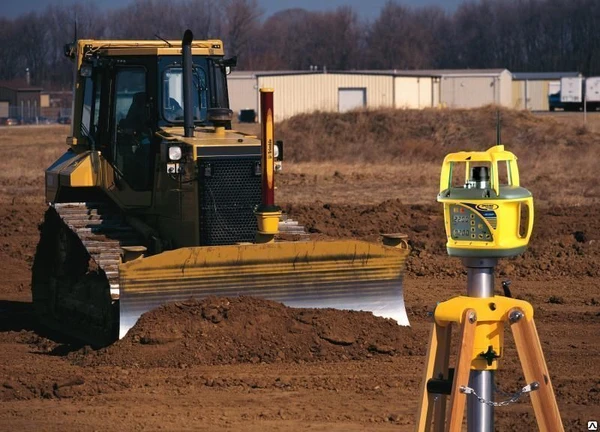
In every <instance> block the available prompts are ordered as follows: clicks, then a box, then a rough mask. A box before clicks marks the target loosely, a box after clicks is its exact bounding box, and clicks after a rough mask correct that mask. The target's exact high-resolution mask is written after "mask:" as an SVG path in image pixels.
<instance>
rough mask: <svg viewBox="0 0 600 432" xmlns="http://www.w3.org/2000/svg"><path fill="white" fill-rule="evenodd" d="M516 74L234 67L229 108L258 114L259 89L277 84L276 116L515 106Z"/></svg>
mask: <svg viewBox="0 0 600 432" xmlns="http://www.w3.org/2000/svg"><path fill="white" fill-rule="evenodd" d="M511 81H512V76H511V74H510V72H508V71H507V70H506V69H492V70H460V71H455V70H451V71H445V70H425V71H397V70H392V71H356V72H337V71H336V72H324V71H296V72H293V71H292V72H233V73H232V74H230V75H229V98H230V105H231V109H232V110H233V111H234V112H235V113H236V114H239V112H240V110H244V109H253V110H255V111H256V112H257V114H259V97H260V96H259V89H260V88H263V87H267V88H272V89H274V91H275V93H274V109H275V120H276V121H281V120H283V119H286V118H289V117H291V116H294V115H296V114H300V113H310V112H313V111H332V112H344V111H348V110H351V109H356V108H381V107H390V108H407V109H422V108H430V107H440V106H445V107H451V108H473V107H479V106H483V105H488V104H499V105H503V106H507V107H508V106H511V102H512V88H511Z"/></svg>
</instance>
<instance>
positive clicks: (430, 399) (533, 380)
mask: <svg viewBox="0 0 600 432" xmlns="http://www.w3.org/2000/svg"><path fill="white" fill-rule="evenodd" d="M463 262H464V264H465V265H466V267H467V293H468V296H459V297H455V298H453V299H450V300H448V301H445V302H443V303H440V304H439V305H438V306H437V307H436V309H435V313H434V324H433V328H432V331H431V336H430V339H429V350H428V353H427V360H426V370H425V376H424V380H423V385H422V389H421V399H420V404H419V414H418V417H417V426H416V429H415V430H416V431H417V432H425V431H429V430H431V422H432V419H433V422H434V428H435V429H434V431H436V432H441V431H446V432H459V431H460V430H461V427H462V422H463V414H464V409H465V404H467V405H468V406H467V429H468V431H469V432H493V430H494V410H493V409H494V405H495V404H494V402H493V396H492V395H493V387H494V380H493V375H494V371H495V370H497V369H498V359H499V358H500V357H501V356H502V350H503V339H504V333H503V330H504V324H505V323H506V322H508V323H509V324H510V326H511V330H512V333H513V336H514V340H515V345H516V348H517V352H518V355H519V359H520V362H521V367H522V368H523V374H524V376H525V380H526V381H527V382H528V383H530V384H529V385H527V386H525V387H524V388H523V389H522V390H521V392H520V393H518V394H516V395H515V396H516V397H515V398H513V399H514V400H516V399H518V397H519V396H520V395H521V394H522V393H526V392H530V391H531V401H532V405H533V410H534V412H535V417H536V420H537V424H538V427H539V429H540V431H542V432H554V431H556V432H563V431H564V428H563V426H562V421H561V418H560V413H559V411H558V406H557V404H556V399H555V397H554V391H553V389H552V383H551V381H550V375H549V373H548V368H547V366H546V361H545V360H544V354H543V352H542V347H541V344H540V340H539V337H538V334H537V330H536V328H535V323H534V321H533V307H532V306H531V305H530V304H529V303H527V302H525V301H522V300H516V299H512V298H508V297H502V296H494V295H493V293H494V279H493V275H494V267H495V264H496V259H492V258H464V260H463ZM455 323H456V324H460V325H461V330H460V343H459V348H458V356H457V364H456V367H455V369H450V368H449V360H450V339H451V337H450V336H451V326H452V324H455ZM446 395H449V396H450V410H449V415H448V416H447V415H446V402H447V401H446ZM469 395H470V396H471V397H470V398H469V399H468V401H467V396H469ZM473 396H474V397H473ZM446 417H447V418H446Z"/></svg>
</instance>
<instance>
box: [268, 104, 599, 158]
mask: <svg viewBox="0 0 600 432" xmlns="http://www.w3.org/2000/svg"><path fill="white" fill-rule="evenodd" d="M496 110H497V107H494V106H487V107H483V108H477V109H433V108H431V109H422V110H402V109H378V110H362V111H361V110H358V111H350V112H346V113H331V112H316V113H311V114H300V115H296V116H294V117H292V118H289V119H287V120H284V121H283V122H281V123H278V124H277V134H278V137H279V138H280V139H283V140H284V142H285V143H286V146H285V148H286V159H287V160H289V161H292V162H309V161H313V162H318V161H321V162H322V161H337V162H356V163H365V162H369V163H370V162H389V161H396V160H403V161H406V160H411V161H430V162H438V161H440V160H441V158H440V156H442V157H443V155H444V154H446V153H449V152H453V151H459V150H465V148H468V149H469V150H486V149H487V148H489V147H490V146H491V145H492V144H493V143H495V142H496ZM500 112H501V124H502V142H503V143H510V150H511V151H514V152H516V153H517V154H518V155H519V157H523V158H529V157H531V158H535V157H536V156H539V154H540V153H541V152H543V151H546V150H548V149H555V148H556V147H557V146H565V147H568V148H570V149H571V150H572V151H573V150H575V149H581V148H587V147H588V146H589V143H590V142H594V141H596V140H597V139H598V134H597V133H593V132H590V131H587V130H586V129H585V128H581V126H575V125H568V126H567V125H565V124H564V123H561V122H559V121H557V120H556V119H553V118H549V117H542V116H539V115H534V114H532V113H530V112H528V111H518V110H511V109H506V108H500Z"/></svg>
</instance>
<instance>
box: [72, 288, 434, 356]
mask: <svg viewBox="0 0 600 432" xmlns="http://www.w3.org/2000/svg"><path fill="white" fill-rule="evenodd" d="M424 352H425V342H424V341H423V340H419V338H417V337H416V336H415V335H414V334H413V331H412V330H411V329H410V328H407V327H401V326H398V325H397V323H396V322H395V321H393V320H389V319H384V318H379V317H375V316H373V315H372V314H371V313H367V312H355V311H340V310H334V309H293V308H288V307H286V306H284V305H282V304H280V303H277V302H273V301H268V300H262V299H258V298H252V297H237V298H224V297H208V298H206V299H204V300H202V301H193V300H190V301H187V302H180V303H170V304H166V305H164V306H161V307H160V308H158V309H155V310H152V311H150V312H148V313H145V314H144V315H142V317H141V318H140V320H139V321H138V322H137V324H136V325H135V326H134V327H133V328H132V329H131V330H130V331H129V332H128V333H127V335H126V336H125V338H123V339H122V340H120V341H118V342H116V343H115V344H113V345H111V346H109V347H107V348H104V349H101V350H99V351H95V352H94V351H90V350H88V349H83V350H80V351H78V352H75V353H72V354H70V357H71V359H72V360H73V361H74V362H75V363H77V364H81V365H85V366H102V365H115V366H121V367H187V366H191V365H220V364H235V363H263V362H264V363H276V362H283V363H303V362H331V361H336V360H364V359H367V358H371V357H374V356H394V355H423V354H424Z"/></svg>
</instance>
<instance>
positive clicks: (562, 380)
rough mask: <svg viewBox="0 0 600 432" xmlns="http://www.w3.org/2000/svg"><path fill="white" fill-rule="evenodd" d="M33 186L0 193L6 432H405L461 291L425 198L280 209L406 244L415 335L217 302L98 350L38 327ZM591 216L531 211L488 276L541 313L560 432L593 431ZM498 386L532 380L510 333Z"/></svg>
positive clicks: (559, 209)
mask: <svg viewBox="0 0 600 432" xmlns="http://www.w3.org/2000/svg"><path fill="white" fill-rule="evenodd" d="M549 121H550V120H549ZM65 132H66V131H65ZM6 133H7V132H6V131H5V130H0V138H3V140H4V142H5V143H6V142H8V141H9V138H6V136H7V135H6ZM589 138H590V140H591V139H592V138H594V140H595V138H597V136H596V135H595V134H594V135H591V136H590V137H589ZM582 145H583V144H582ZM589 146H597V141H594V142H592V141H590V143H589ZM3 150H4V149H3V144H2V140H0V152H2V151H3ZM5 154H6V153H2V155H3V157H4V155H5ZM594 154H596V153H594ZM443 156H444V153H440V160H441V158H443ZM596 158H597V156H596ZM47 162H48V164H49V163H50V162H52V160H48V161H47ZM21 169H23V170H27V169H28V167H27V166H26V165H24V166H22V167H21ZM36 176H37V177H34V178H33V180H31V185H32V186H31V191H30V192H29V195H34V196H37V198H36V199H30V197H27V196H26V195H28V194H26V193H25V194H24V193H23V191H22V189H21V188H22V187H23V184H22V183H21V182H20V181H19V177H18V176H14V177H10V176H8V175H5V176H4V177H3V178H2V179H1V182H0V184H1V186H2V188H1V189H2V190H1V192H2V194H1V195H2V196H3V197H7V198H3V199H2V201H1V202H0V272H1V273H0V274H1V275H2V277H1V278H0V401H1V403H0V430H6V431H14V430H45V431H64V430H98V431H123V430H177V431H179V430H210V431H214V430H244V431H263V430H277V431H296V430H308V429H310V430H316V431H320V430H322V431H325V430H327V431H363V430H369V431H371V430H378V431H379V430H380V431H384V430H394V431H409V430H413V428H414V425H415V415H416V412H417V403H418V399H419V393H420V390H421V381H422V376H423V368H424V361H425V355H426V352H427V339H428V335H429V331H430V327H431V322H432V321H431V312H432V311H433V309H434V307H435V305H436V304H437V303H438V302H441V301H444V300H447V299H449V298H451V297H453V296H456V295H460V294H464V293H465V290H466V273H465V270H464V267H463V266H462V264H461V262H460V260H458V259H456V258H450V257H448V256H447V254H446V249H445V244H444V242H445V238H444V227H443V216H442V212H441V207H440V205H438V204H436V203H435V202H434V199H435V197H434V196H433V197H431V199H430V201H429V202H430V204H414V203H409V202H402V201H401V200H400V199H395V198H392V199H388V200H382V201H380V202H379V203H376V204H372V203H370V200H369V199H368V197H365V200H364V201H362V202H361V201H360V200H353V201H349V202H342V203H339V202H335V203H334V202H331V201H328V200H327V197H326V196H320V197H319V199H320V200H321V201H312V200H310V201H306V200H296V199H294V198H293V197H291V198H290V197H288V198H290V199H288V200H287V202H286V203H285V205H284V209H285V210H286V212H287V213H288V214H289V215H290V216H292V217H293V218H294V219H297V220H298V221H300V222H301V223H302V224H303V225H304V226H305V227H306V229H307V231H309V232H310V233H311V235H312V236H314V237H315V238H319V239H327V238H358V239H365V240H371V241H380V240H379V237H380V234H381V233H386V232H403V233H405V234H407V235H408V238H409V244H410V246H411V253H410V256H409V258H408V261H407V269H406V275H405V278H404V292H405V302H406V305H407V311H408V316H409V320H410V322H411V327H399V326H397V325H396V323H395V322H394V321H391V320H386V319H382V318H377V317H374V316H372V315H371V314H369V313H364V312H350V311H339V310H332V309H325V310H317V309H310V310H309V309H291V308H287V307H285V306H283V305H281V304H279V303H275V302H271V301H265V300H260V299H256V298H247V297H241V298H216V297H211V298H206V299H203V300H197V301H192V300H190V301H186V302H180V303H172V304H168V305H165V306H163V307H161V308H158V309H156V310H153V311H151V312H149V313H147V314H145V315H143V316H142V318H141V319H140V320H139V321H138V323H137V324H136V325H135V326H134V327H133V328H132V329H131V330H130V332H129V333H128V334H127V335H126V336H125V338H123V339H122V340H120V341H118V342H116V343H115V344H113V345H111V346H109V347H106V348H103V349H99V350H95V349H92V348H90V347H87V346H82V345H80V344H78V343H77V342H75V341H72V340H66V339H64V338H63V337H61V336H60V335H56V334H53V333H51V332H49V331H47V330H45V329H43V328H40V327H39V326H38V325H37V323H36V321H35V318H34V315H33V311H32V305H31V295H30V278H31V265H32V262H33V256H34V253H35V248H36V244H37V241H38V236H39V232H38V224H39V223H40V222H41V220H42V218H43V214H44V211H45V204H44V203H43V195H42V193H43V174H42V173H39V175H38V174H36ZM522 179H523V176H522ZM331 181H332V182H334V181H335V179H332V180H331ZM399 181H400V180H399ZM523 181H524V184H525V180H523ZM11 190H14V192H11ZM599 214H600V204H597V203H592V204H590V205H586V206H566V205H560V204H556V203H555V204H552V205H546V206H542V207H538V208H536V222H535V229H534V234H533V236H532V239H531V244H530V247H529V249H528V250H527V252H525V253H524V254H522V255H521V256H519V257H516V258H510V259H503V260H500V262H499V265H498V269H497V272H496V277H497V278H496V286H497V287H499V286H500V281H502V280H506V279H510V280H511V281H512V285H511V291H512V294H513V296H515V297H517V298H520V299H524V300H527V301H529V302H531V303H532V305H533V306H534V309H535V319H536V325H537V328H538V331H539V334H540V338H541V342H542V347H543V350H544V354H545V358H546V361H547V364H548V368H549V371H550V374H551V378H552V382H553V386H554V390H555V394H556V398H557V401H558V405H559V408H560V411H561V415H562V419H563V423H564V425H565V430H567V431H584V430H588V429H587V425H588V421H592V420H597V421H600V368H599V367H598V358H599V356H600V341H599V337H600V325H599V324H600V284H599V282H598V278H599V276H600V217H599V216H598V215H599ZM497 291H498V293H500V291H501V290H500V289H497ZM455 336H456V335H455ZM456 339H457V338H456V337H454V338H453V341H456ZM453 352H456V346H454V347H453ZM495 380H496V384H497V386H498V387H499V389H500V390H503V391H505V392H515V391H518V390H519V389H520V388H521V387H523V386H524V385H526V384H527V383H526V382H525V380H524V377H523V373H522V370H521V366H520V363H519V359H518V356H517V353H516V350H515V347H514V343H513V340H512V336H511V333H510V329H508V328H507V329H506V340H505V352H504V358H503V359H502V361H501V363H500V369H499V370H498V371H497V373H496V377H495ZM505 398H506V397H505V396H503V395H501V394H500V395H497V400H502V399H505ZM495 417H496V418H495V422H496V430H498V431H534V430H537V427H536V422H535V418H534V415H533V411H532V408H531V403H530V398H529V396H527V395H524V396H523V397H522V398H521V399H520V400H519V401H518V402H517V403H514V404H511V405H509V406H505V407H499V408H496V409H495Z"/></svg>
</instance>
